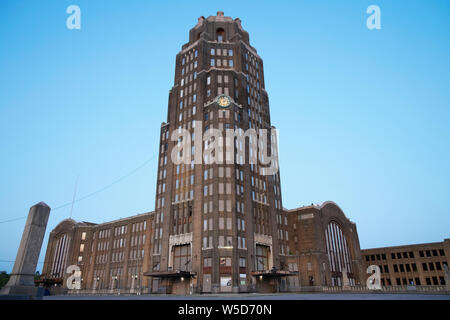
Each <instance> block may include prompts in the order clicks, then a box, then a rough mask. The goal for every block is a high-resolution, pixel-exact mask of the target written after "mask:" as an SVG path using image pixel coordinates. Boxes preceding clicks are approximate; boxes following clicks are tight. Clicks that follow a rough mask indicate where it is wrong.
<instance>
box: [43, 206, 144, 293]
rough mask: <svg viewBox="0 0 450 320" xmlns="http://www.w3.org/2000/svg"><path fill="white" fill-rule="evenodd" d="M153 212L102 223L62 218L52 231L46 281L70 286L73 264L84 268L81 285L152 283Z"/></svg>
mask: <svg viewBox="0 0 450 320" xmlns="http://www.w3.org/2000/svg"><path fill="white" fill-rule="evenodd" d="M152 221H153V212H148V213H144V214H139V215H135V216H132V217H128V218H124V219H119V220H115V221H111V222H107V223H102V224H94V223H89V222H76V221H74V220H72V219H65V220H63V221H61V222H60V223H59V224H58V225H57V226H56V227H55V229H53V230H52V232H51V233H50V237H49V241H48V246H47V251H46V256H45V262H44V267H43V270H42V275H43V277H42V280H41V282H42V284H43V285H44V286H47V287H50V288H52V289H55V287H59V288H67V279H68V277H69V276H70V275H71V274H70V273H68V272H67V271H68V267H69V266H77V267H79V269H80V271H81V289H91V290H106V289H107V290H114V289H119V288H122V289H130V290H133V289H139V288H142V287H144V288H147V287H148V278H147V277H144V276H143V272H145V271H147V270H148V268H149V267H148V263H149V261H150V258H149V254H150V252H149V250H148V248H150V239H151V231H152Z"/></svg>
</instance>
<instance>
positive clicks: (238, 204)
mask: <svg viewBox="0 0 450 320" xmlns="http://www.w3.org/2000/svg"><path fill="white" fill-rule="evenodd" d="M272 128H273V127H272V126H271V123H270V112H269V100H268V95H267V92H266V90H265V84H264V69H263V61H262V59H261V57H260V56H259V55H258V54H257V51H256V49H255V48H253V47H252V46H251V45H250V42H249V34H248V33H247V32H246V31H245V30H244V29H243V28H242V25H241V21H240V19H234V20H233V19H232V18H230V17H225V16H224V14H223V12H220V11H219V12H218V13H217V15H216V16H210V17H208V18H204V17H200V18H199V19H198V23H197V25H196V26H195V27H193V28H192V29H191V30H190V32H189V42H188V43H186V44H185V45H183V46H182V49H181V51H180V52H179V53H178V54H177V56H176V66H175V80H174V86H173V87H172V89H171V90H170V93H169V106H168V113H167V122H165V123H163V124H162V126H161V138H160V139H161V140H160V149H159V158H158V159H159V160H158V175H157V186H156V203H155V219H154V226H153V230H154V231H153V233H152V238H151V243H152V247H151V263H150V266H151V270H149V272H148V273H147V275H149V276H151V277H152V279H153V280H152V288H153V290H154V291H156V290H158V291H160V292H168V291H169V290H170V292H173V293H177V292H180V293H185V292H187V290H190V291H191V292H247V291H254V290H257V291H265V288H268V287H271V286H273V285H274V283H276V281H274V279H276V278H277V275H280V274H282V272H283V271H284V270H286V260H285V259H286V257H285V256H286V255H287V254H288V253H289V247H288V241H287V240H288V231H287V230H288V226H287V216H286V215H287V213H286V212H284V211H283V210H282V201H281V191H280V190H281V189H280V175H279V171H278V170H275V171H274V172H273V174H268V173H267V172H268V171H265V170H266V169H264V165H262V162H261V160H267V159H260V154H259V153H258V159H257V163H251V161H250V160H249V159H251V158H252V157H253V158H256V152H254V151H255V150H253V151H252V150H251V149H252V146H256V145H258V149H259V148H260V146H261V141H262V140H261V138H262V137H261V135H260V134H258V136H257V137H254V136H253V137H252V135H251V134H250V133H249V132H251V131H252V130H254V132H258V133H259V130H260V129H267V130H268V131H269V132H270V130H271V129H272ZM183 129H185V130H187V131H188V132H189V136H190V137H189V138H188V140H189V139H192V146H190V150H186V149H185V150H183V152H185V153H186V152H187V151H191V152H192V154H190V157H189V161H188V162H187V163H181V164H180V163H175V162H174V161H173V156H172V154H173V150H174V148H175V147H176V145H177V143H178V141H177V140H175V141H172V135H173V133H174V132H177V131H181V130H183ZM211 129H218V130H219V131H220V132H223V136H224V141H225V131H226V130H235V131H236V132H237V130H238V129H242V130H243V131H244V132H245V136H244V138H243V140H239V139H238V137H237V136H236V137H233V139H232V141H231V145H232V147H233V152H234V153H235V154H234V155H233V156H232V157H231V159H232V161H231V162H233V163H231V162H230V161H225V160H224V161H222V162H221V161H215V162H213V163H208V162H207V161H205V158H206V160H208V159H207V158H208V155H207V151H208V150H207V149H208V147H207V143H206V142H204V141H203V140H208V139H206V138H205V134H206V133H208V130H211ZM249 129H250V130H249ZM210 132H211V131H210ZM241 137H242V136H241ZM199 139H200V140H199ZM216 139H217V138H216ZM198 140H199V141H200V144H198V143H195V142H194V141H197V142H198ZM212 140H214V139H212ZM268 140H269V143H268V146H269V147H268V149H269V150H271V149H272V148H271V146H273V143H272V144H271V143H270V139H268ZM209 141H211V140H209ZM228 141H230V140H228ZM202 142H203V143H202ZM219 145H224V142H219ZM242 150H244V151H245V152H244V155H245V159H242V157H239V156H238V153H239V152H240V151H242ZM199 154H200V158H201V159H202V161H201V162H200V163H199V162H198V161H194V155H196V156H197V155H199ZM269 154H270V151H269ZM209 156H210V157H217V158H221V159H224V156H223V155H220V154H215V153H214V152H212V153H211V154H210V155H209ZM262 158H264V157H262ZM197 159H198V158H197ZM209 160H211V159H209ZM228 160H229V159H228ZM239 160H240V161H239ZM242 160H244V161H242Z"/></svg>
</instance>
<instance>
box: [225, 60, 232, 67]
mask: <svg viewBox="0 0 450 320" xmlns="http://www.w3.org/2000/svg"><path fill="white" fill-rule="evenodd" d="M225 61H226V60H225ZM228 66H229V67H232V66H233V60H229V61H228Z"/></svg>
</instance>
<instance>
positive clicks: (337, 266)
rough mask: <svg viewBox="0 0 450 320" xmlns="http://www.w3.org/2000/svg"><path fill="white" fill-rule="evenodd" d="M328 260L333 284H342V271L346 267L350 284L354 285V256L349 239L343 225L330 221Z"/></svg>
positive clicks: (326, 232)
mask: <svg viewBox="0 0 450 320" xmlns="http://www.w3.org/2000/svg"><path fill="white" fill-rule="evenodd" d="M325 241H326V243H327V253H328V260H329V262H330V272H331V285H332V286H342V285H343V279H342V276H343V275H342V272H343V270H344V268H345V270H346V272H347V276H348V279H349V282H350V285H354V284H355V283H354V278H353V269H352V257H351V254H350V250H349V248H348V242H347V239H346V237H345V235H344V233H343V232H342V229H341V227H340V226H339V225H338V224H337V223H335V222H330V223H329V224H328V226H327V229H326V230H325Z"/></svg>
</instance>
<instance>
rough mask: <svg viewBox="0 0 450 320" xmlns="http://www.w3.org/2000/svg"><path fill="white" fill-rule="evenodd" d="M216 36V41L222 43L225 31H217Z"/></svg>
mask: <svg viewBox="0 0 450 320" xmlns="http://www.w3.org/2000/svg"><path fill="white" fill-rule="evenodd" d="M216 35H217V41H218V42H222V41H223V40H224V37H225V30H223V29H222V28H219V29H217V31H216Z"/></svg>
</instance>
